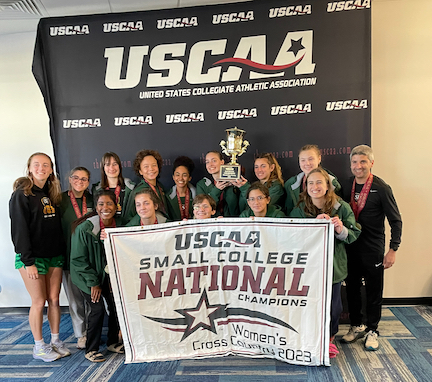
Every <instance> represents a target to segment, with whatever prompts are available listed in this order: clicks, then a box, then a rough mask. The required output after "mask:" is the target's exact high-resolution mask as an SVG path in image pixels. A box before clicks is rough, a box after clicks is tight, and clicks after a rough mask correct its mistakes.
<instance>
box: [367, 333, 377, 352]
mask: <svg viewBox="0 0 432 382" xmlns="http://www.w3.org/2000/svg"><path fill="white" fill-rule="evenodd" d="M364 347H365V349H366V350H373V351H374V350H378V348H379V343H378V333H377V332H374V331H373V330H371V331H370V332H367V333H366V337H365V343H364Z"/></svg>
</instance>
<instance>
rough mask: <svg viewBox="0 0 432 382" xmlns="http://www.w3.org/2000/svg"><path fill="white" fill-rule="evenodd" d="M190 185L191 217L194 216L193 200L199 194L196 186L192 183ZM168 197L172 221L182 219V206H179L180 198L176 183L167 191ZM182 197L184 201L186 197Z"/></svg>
mask: <svg viewBox="0 0 432 382" xmlns="http://www.w3.org/2000/svg"><path fill="white" fill-rule="evenodd" d="M188 187H189V198H190V201H189V217H190V218H193V207H192V202H193V199H194V198H195V196H196V195H197V193H196V188H195V186H193V185H192V184H190V183H189V185H188ZM166 198H167V201H168V215H169V217H170V219H171V220H172V221H178V220H181V213H180V208H179V204H178V199H177V186H176V185H174V186H172V187H171V189H170V190H169V191H168V192H167V193H166ZM180 199H181V202H182V203H184V201H185V197H182V198H180Z"/></svg>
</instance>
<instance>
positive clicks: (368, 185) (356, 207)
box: [350, 174, 373, 220]
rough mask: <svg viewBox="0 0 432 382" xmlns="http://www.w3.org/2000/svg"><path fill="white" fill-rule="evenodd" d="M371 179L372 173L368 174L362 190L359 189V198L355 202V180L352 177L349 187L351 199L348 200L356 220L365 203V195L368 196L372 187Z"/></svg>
mask: <svg viewBox="0 0 432 382" xmlns="http://www.w3.org/2000/svg"><path fill="white" fill-rule="evenodd" d="M372 181H373V175H372V174H369V176H368V178H367V180H366V183H365V184H364V185H363V187H362V190H361V191H360V195H359V198H358V200H357V202H356V201H355V185H356V181H355V178H354V181H353V185H352V188H351V200H350V206H351V208H352V210H353V212H354V216H355V218H356V220H358V217H359V215H360V212H362V210H363V208H364V206H365V205H366V200H367V197H368V196H369V191H370V189H371V187H372Z"/></svg>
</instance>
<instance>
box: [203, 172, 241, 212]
mask: <svg viewBox="0 0 432 382" xmlns="http://www.w3.org/2000/svg"><path fill="white" fill-rule="evenodd" d="M196 188H197V194H198V195H199V194H205V195H210V196H211V197H212V198H213V199H214V201H215V202H216V214H215V216H225V217H230V216H231V217H233V216H234V217H237V216H239V213H240V211H239V191H238V188H237V187H234V186H229V187H226V188H224V189H223V190H219V188H217V187H216V186H215V185H214V183H213V181H211V180H210V179H209V178H205V177H204V178H202V179H201V180H200V181H199V182H198V183H197V185H196Z"/></svg>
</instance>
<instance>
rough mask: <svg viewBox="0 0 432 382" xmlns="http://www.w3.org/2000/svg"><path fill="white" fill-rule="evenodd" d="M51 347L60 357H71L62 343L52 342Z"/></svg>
mask: <svg viewBox="0 0 432 382" xmlns="http://www.w3.org/2000/svg"><path fill="white" fill-rule="evenodd" d="M51 346H52V348H53V350H55V351H56V352H57V353H58V354H60V357H67V356H68V355H71V352H70V351H69V349H68V348H67V347H66V345H65V344H64V342H63V341H60V340H58V341H56V342H52V343H51Z"/></svg>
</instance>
